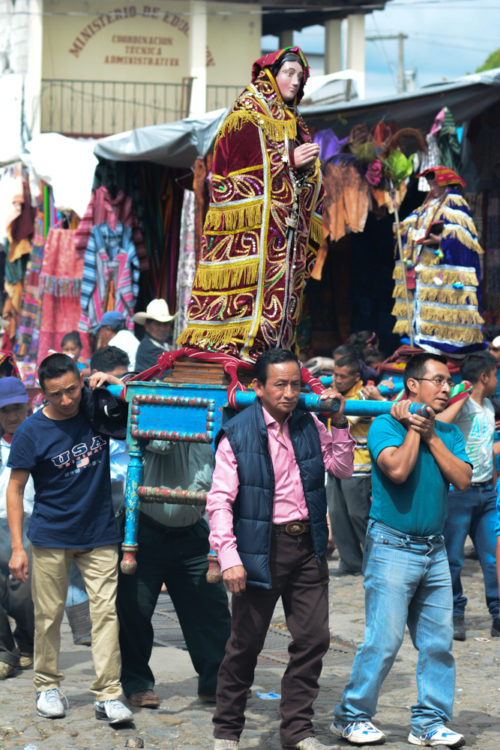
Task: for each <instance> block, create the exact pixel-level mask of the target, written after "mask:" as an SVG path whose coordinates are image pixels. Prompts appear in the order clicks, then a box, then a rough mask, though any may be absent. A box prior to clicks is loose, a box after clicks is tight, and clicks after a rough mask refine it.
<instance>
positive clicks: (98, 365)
mask: <svg viewBox="0 0 500 750" xmlns="http://www.w3.org/2000/svg"><path fill="white" fill-rule="evenodd" d="M129 365H130V361H129V358H128V354H127V352H124V351H123V349H119V348H118V347H117V346H101V347H100V348H99V349H97V350H96V351H95V352H94V353H93V355H92V357H91V359H90V369H91V370H99V372H111V370H114V369H115V367H126V368H127V370H128V368H129Z"/></svg>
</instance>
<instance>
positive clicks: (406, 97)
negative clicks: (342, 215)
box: [300, 68, 500, 138]
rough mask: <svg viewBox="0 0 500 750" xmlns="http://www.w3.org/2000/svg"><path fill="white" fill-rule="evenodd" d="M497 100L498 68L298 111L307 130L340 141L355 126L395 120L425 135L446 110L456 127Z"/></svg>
mask: <svg viewBox="0 0 500 750" xmlns="http://www.w3.org/2000/svg"><path fill="white" fill-rule="evenodd" d="M499 100H500V68H494V69H493V70H488V71H486V72H484V73H475V74H473V75H468V76H464V77H463V78H457V79H456V80H454V81H446V82H442V83H435V84H431V85H429V86H425V87H423V88H421V89H417V90H415V91H411V92H407V93H404V94H397V95H394V96H386V97H383V98H378V99H364V100H363V101H360V100H359V99H356V100H354V101H350V102H340V103H338V104H331V105H325V106H309V107H301V108H300V112H301V114H302V116H303V117H304V119H305V121H306V122H307V124H308V126H309V127H317V128H333V130H334V131H335V133H336V135H337V136H338V137H339V138H340V137H342V136H344V135H348V134H349V132H350V130H351V129H352V127H353V126H354V125H358V124H360V123H366V125H367V126H368V127H369V128H371V127H373V126H374V125H376V124H377V123H378V122H380V120H383V121H385V122H388V121H390V120H395V121H396V122H397V124H398V127H400V128H403V127H414V128H420V129H421V130H423V132H427V131H428V129H429V127H430V125H431V124H432V122H433V120H434V117H435V116H436V113H437V112H438V111H439V110H440V109H441V108H442V107H444V106H447V107H448V108H449V109H450V110H451V111H452V113H453V117H454V118H455V122H456V123H457V125H460V124H462V123H463V122H464V121H466V120H469V119H471V118H472V117H475V116H476V115H478V114H480V113H481V112H484V110H486V109H488V108H489V107H490V106H491V105H493V104H495V103H496V102H497V101H499Z"/></svg>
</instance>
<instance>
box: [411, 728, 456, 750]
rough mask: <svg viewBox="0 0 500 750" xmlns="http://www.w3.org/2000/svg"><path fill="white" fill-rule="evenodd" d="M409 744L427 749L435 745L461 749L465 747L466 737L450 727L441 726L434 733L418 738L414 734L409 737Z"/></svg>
mask: <svg viewBox="0 0 500 750" xmlns="http://www.w3.org/2000/svg"><path fill="white" fill-rule="evenodd" d="M408 742H410V743H411V744H412V745H421V746H422V745H424V746H425V747H434V746H435V745H445V746H446V747H461V746H462V745H465V737H464V736H463V734H458V732H454V731H453V730H452V729H448V727H445V726H444V725H443V726H440V727H438V728H437V729H433V730H432V732H427V734H421V735H420V737H417V736H416V735H415V734H413V732H410V734H409V735H408Z"/></svg>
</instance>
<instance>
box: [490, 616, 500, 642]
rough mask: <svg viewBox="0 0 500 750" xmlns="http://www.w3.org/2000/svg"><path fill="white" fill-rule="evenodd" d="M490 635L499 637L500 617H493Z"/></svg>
mask: <svg viewBox="0 0 500 750" xmlns="http://www.w3.org/2000/svg"><path fill="white" fill-rule="evenodd" d="M491 637H492V638H500V619H499V618H498V617H494V618H493V620H492V623H491Z"/></svg>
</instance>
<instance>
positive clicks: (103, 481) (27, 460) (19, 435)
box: [8, 410, 120, 548]
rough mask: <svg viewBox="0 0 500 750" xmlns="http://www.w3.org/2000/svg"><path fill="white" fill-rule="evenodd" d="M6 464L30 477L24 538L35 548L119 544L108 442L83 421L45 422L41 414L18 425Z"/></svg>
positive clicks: (78, 418)
mask: <svg viewBox="0 0 500 750" xmlns="http://www.w3.org/2000/svg"><path fill="white" fill-rule="evenodd" d="M8 465H9V466H10V467H11V468H13V469H26V470H28V471H29V472H30V473H31V475H32V476H33V481H34V484H35V504H34V508H33V513H32V516H31V521H30V526H29V531H28V538H29V539H30V541H31V542H32V543H33V544H35V545H37V546H39V547H60V548H62V547H64V548H65V547H83V548H86V547H96V546H99V547H100V546H104V545H106V544H116V543H117V542H119V541H120V534H119V531H118V526H117V524H116V521H115V517H114V514H113V506H112V503H111V481H110V474H109V447H108V439H107V438H106V437H104V436H102V435H100V434H98V433H95V432H94V430H93V429H92V427H91V426H90V424H89V423H88V422H87V420H86V419H85V417H83V416H82V415H81V414H77V415H76V416H74V417H71V418H70V419H63V420H55V419H49V417H46V416H45V415H44V414H43V411H42V410H40V411H38V412H36V413H35V414H33V415H32V416H31V417H28V419H27V420H26V421H25V422H23V424H22V425H20V426H19V427H18V428H17V430H16V432H15V434H14V438H13V440H12V447H11V449H10V456H9V461H8Z"/></svg>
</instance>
